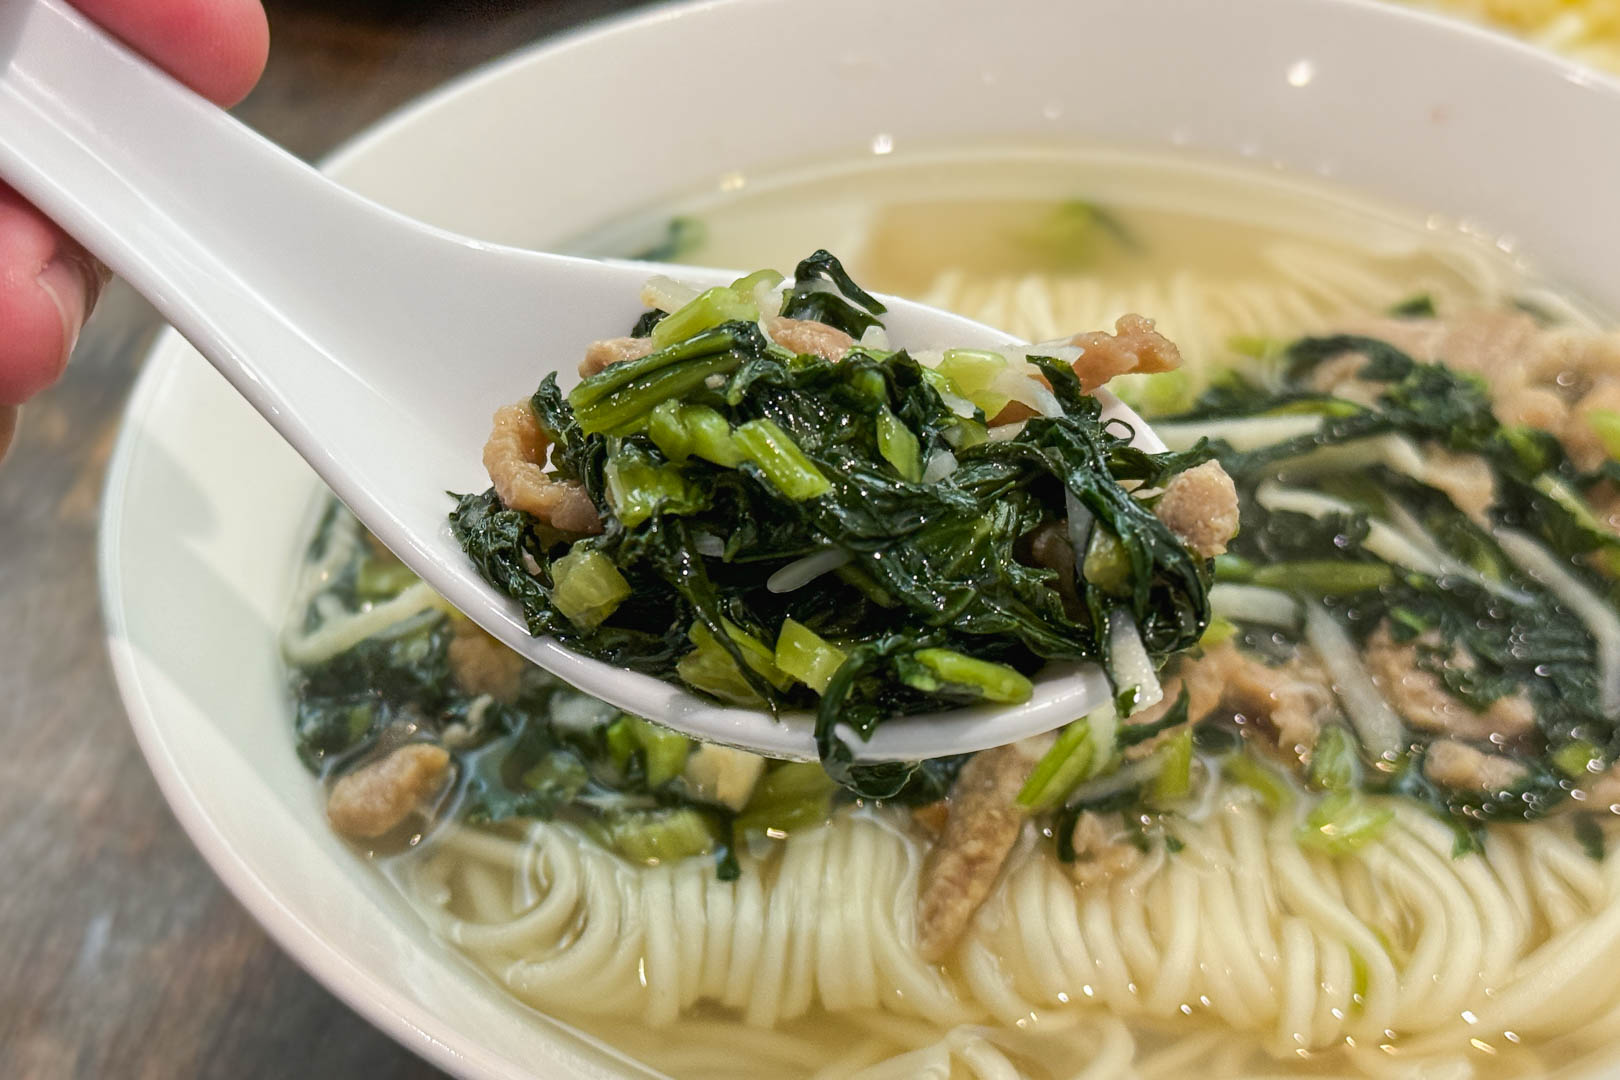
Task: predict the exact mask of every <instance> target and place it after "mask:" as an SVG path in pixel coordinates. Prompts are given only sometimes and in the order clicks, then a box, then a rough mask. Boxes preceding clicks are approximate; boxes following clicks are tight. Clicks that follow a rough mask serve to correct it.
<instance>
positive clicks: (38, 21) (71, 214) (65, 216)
mask: <svg viewBox="0 0 1620 1080" xmlns="http://www.w3.org/2000/svg"><path fill="white" fill-rule="evenodd" d="M0 179H4V180H5V181H6V182H8V183H10V184H11V185H12V186H13V187H15V188H16V189H17V190H18V191H19V192H21V193H22V194H23V195H24V196H25V197H27V198H28V199H29V200H30V201H32V202H33V203H34V204H35V205H36V206H38V207H39V208H40V209H41V210H43V211H44V212H45V213H46V214H47V215H49V216H50V217H51V218H52V219H54V220H55V221H56V222H57V223H59V224H60V225H61V226H62V227H63V228H64V229H65V230H66V231H67V232H68V233H69V234H70V235H72V236H73V237H74V238H75V239H77V240H78V241H79V242H80V243H82V244H83V245H84V246H85V247H86V248H87V249H88V250H89V251H90V252H91V253H92V254H94V255H95V256H97V257H98V258H100V259H101V260H102V261H103V262H105V263H106V264H107V265H108V266H109V267H110V268H111V269H112V270H113V271H114V272H116V273H117V274H118V275H119V276H121V277H123V278H124V279H125V280H126V281H127V282H128V283H129V284H131V285H132V286H133V287H134V288H135V289H136V290H137V291H138V292H140V293H142V294H143V295H145V296H146V297H147V298H148V299H149V300H151V301H152V302H153V303H154V304H155V305H156V306H157V308H158V309H159V310H160V311H161V312H162V313H163V315H164V316H165V317H166V318H167V319H168V320H169V321H170V322H171V323H173V324H174V326H175V327H176V328H177V329H179V330H180V332H181V333H182V334H184V335H185V336H186V337H187V338H188V339H190V340H191V342H192V343H193V344H195V345H196V346H197V347H198V349H199V350H200V351H201V352H202V353H203V354H204V355H205V356H207V357H208V359H209V360H210V361H212V362H213V363H214V364H215V366H216V367H218V368H220V370H221V371H222V372H224V374H225V375H226V376H227V377H228V378H229V379H230V380H231V381H232V382H233V383H234V384H235V385H236V387H237V389H238V390H240V391H241V392H242V393H243V394H244V395H246V396H247V397H248V399H249V400H250V401H251V402H252V403H253V404H254V406H255V407H256V408H258V409H259V411H260V412H262V413H264V414H265V415H267V416H269V417H270V418H271V419H272V420H275V419H276V414H277V412H278V411H280V410H281V409H283V408H285V406H286V401H285V399H284V397H283V394H282V393H281V392H280V391H284V390H285V389H287V388H288V387H287V386H278V383H284V382H287V381H288V378H287V377H289V376H290V375H291V373H290V372H286V371H279V372H275V373H271V372H266V371H263V370H259V365H261V364H263V363H264V360H265V358H268V357H276V358H278V363H279V358H281V357H291V356H297V355H305V356H312V355H313V353H312V351H311V350H310V349H309V344H310V343H311V342H312V341H314V342H319V343H320V344H321V346H322V348H321V350H319V351H321V352H325V353H326V355H328V356H330V355H341V353H340V352H336V353H335V352H334V351H333V347H334V346H337V347H340V348H341V347H342V346H343V345H344V344H345V343H347V342H350V341H352V340H353V335H354V334H355V330H354V328H353V326H352V320H350V321H346V320H344V319H343V318H342V317H341V316H342V314H343V313H344V312H345V311H348V312H350V313H351V314H352V312H353V311H354V305H353V304H352V303H347V302H345V300H346V299H349V298H356V294H357V293H363V292H364V289H365V286H364V283H365V281H366V278H367V274H368V268H369V269H370V270H371V271H373V272H374V270H375V267H376V266H377V265H378V262H377V260H378V259H389V258H408V257H411V256H412V255H419V254H420V252H419V251H414V250H410V245H413V244H415V245H417V246H420V244H421V243H422V242H424V241H426V240H432V239H434V237H433V236H432V235H431V234H430V233H429V231H428V230H425V229H422V228H420V227H418V228H401V227H400V225H401V224H402V223H404V222H405V219H403V218H401V217H399V216H397V215H394V214H392V213H391V212H389V211H386V210H383V209H382V208H380V207H378V206H376V205H375V204H373V203H370V202H369V201H367V200H365V199H362V198H360V197H359V196H357V195H354V194H353V193H351V192H349V191H347V190H345V189H343V188H342V187H340V186H338V185H336V184H334V183H332V182H330V181H329V180H327V179H325V178H324V177H322V176H321V175H320V174H319V173H317V172H315V171H314V170H313V169H311V168H310V167H309V166H307V165H305V164H304V163H303V162H301V161H299V160H298V159H297V158H295V157H293V156H292V155H291V154H288V153H287V152H285V151H284V150H281V149H280V148H279V147H277V146H275V145H274V144H272V143H271V142H269V141H268V140H266V139H264V138H262V137H261V136H259V135H257V134H256V133H254V132H253V131H251V130H250V129H249V128H247V127H246V126H245V125H243V124H241V123H240V122H238V121H237V120H235V119H233V118H232V117H231V116H230V115H229V114H228V113H226V112H225V111H224V110H222V109H220V108H217V107H215V106H214V105H212V104H210V103H209V102H207V101H205V100H204V99H202V98H201V97H199V96H198V95H196V94H194V93H192V92H191V91H190V90H188V89H186V88H185V87H184V86H182V85H181V84H179V83H178V82H176V81H175V80H174V79H172V78H170V77H169V76H168V75H166V74H164V73H163V72H161V71H159V70H158V69H156V68H154V67H153V66H152V65H151V64H149V63H148V62H147V61H146V60H144V59H143V58H141V57H139V56H137V55H135V54H134V53H133V52H131V51H130V50H129V49H127V48H126V47H125V46H123V45H122V44H120V43H119V42H117V41H115V40H114V39H112V38H111V37H110V36H109V35H108V34H107V33H106V32H104V31H103V30H101V29H100V28H99V27H98V26H96V25H95V24H93V23H92V22H90V21H89V20H88V19H86V18H85V17H84V16H83V15H81V14H79V13H78V12H77V11H75V10H74V9H73V8H71V7H70V6H68V4H66V3H64V2H63V0H4V2H0ZM311 296H315V297H321V296H325V297H327V298H340V299H339V300H338V301H336V302H328V303H327V304H325V305H324V310H323V306H322V305H318V304H313V305H312V304H309V303H307V302H304V301H303V300H301V299H300V298H307V297H311ZM346 322H347V323H348V324H347V325H346ZM272 374H276V375H278V376H281V378H279V379H278V378H272V377H271V375H272ZM304 374H305V375H309V374H312V372H305V373H304ZM328 377H330V376H329V375H328ZM300 385H303V384H300ZM278 426H279V425H278Z"/></svg>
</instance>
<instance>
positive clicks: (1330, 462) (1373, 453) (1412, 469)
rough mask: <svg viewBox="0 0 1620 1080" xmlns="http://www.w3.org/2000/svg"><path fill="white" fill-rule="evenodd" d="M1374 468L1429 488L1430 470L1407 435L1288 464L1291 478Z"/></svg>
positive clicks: (1318, 452) (1324, 449)
mask: <svg viewBox="0 0 1620 1080" xmlns="http://www.w3.org/2000/svg"><path fill="white" fill-rule="evenodd" d="M1371 465H1384V466H1387V467H1388V468H1390V469H1393V470H1394V471H1395V472H1398V473H1402V474H1404V475H1406V476H1410V477H1411V478H1412V479H1414V480H1417V481H1419V482H1420V483H1425V484H1427V483H1428V482H1429V481H1428V472H1429V469H1428V466H1427V465H1425V464H1424V462H1423V455H1422V454H1421V453H1420V452H1419V451H1418V448H1417V444H1416V443H1414V442H1412V440H1411V439H1408V438H1407V437H1406V436H1404V435H1392V434H1384V435H1371V436H1368V437H1367V438H1364V439H1351V440H1349V441H1348V442H1342V443H1336V444H1334V445H1332V446H1320V447H1317V448H1316V449H1314V450H1311V451H1309V452H1307V453H1304V454H1301V455H1299V456H1298V457H1295V458H1289V459H1288V461H1287V471H1288V475H1289V476H1290V477H1295V476H1317V475H1320V474H1322V473H1336V472H1349V471H1351V470H1352V469H1364V468H1367V467H1368V466H1371Z"/></svg>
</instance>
